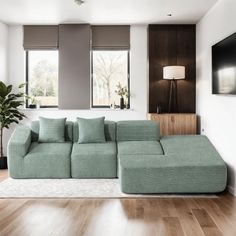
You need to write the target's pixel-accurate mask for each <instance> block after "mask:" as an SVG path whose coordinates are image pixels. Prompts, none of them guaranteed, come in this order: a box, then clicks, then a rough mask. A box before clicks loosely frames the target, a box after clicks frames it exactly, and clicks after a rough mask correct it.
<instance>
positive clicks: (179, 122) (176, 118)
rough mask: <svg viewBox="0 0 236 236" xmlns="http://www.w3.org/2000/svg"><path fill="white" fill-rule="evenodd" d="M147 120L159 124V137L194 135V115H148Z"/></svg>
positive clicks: (195, 122)
mask: <svg viewBox="0 0 236 236" xmlns="http://www.w3.org/2000/svg"><path fill="white" fill-rule="evenodd" d="M148 119H149V120H153V121H156V122H159V123H160V132H161V135H181V134H182V135H185V134H196V132H197V116H196V114H148Z"/></svg>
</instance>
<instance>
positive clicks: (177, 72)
mask: <svg viewBox="0 0 236 236" xmlns="http://www.w3.org/2000/svg"><path fill="white" fill-rule="evenodd" d="M163 78H164V79H185V67H184V66H165V67H164V68H163Z"/></svg>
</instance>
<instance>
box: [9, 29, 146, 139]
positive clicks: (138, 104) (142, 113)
mask: <svg viewBox="0 0 236 236" xmlns="http://www.w3.org/2000/svg"><path fill="white" fill-rule="evenodd" d="M22 45H23V28H22V26H9V47H8V48H9V77H8V82H9V83H11V84H13V85H16V86H17V85H18V84H20V83H22V82H24V80H25V58H24V50H23V46H22ZM130 57H131V60H130V85H131V101H130V103H131V109H130V110H124V111H120V110H118V111H117V110H109V109H92V110H57V109H41V110H24V112H25V114H26V115H27V117H28V119H26V120H25V121H24V123H29V122H30V121H31V120H36V119H38V116H46V117H64V116H65V117H67V118H68V119H69V120H72V121H73V120H75V119H76V117H78V116H81V117H98V116H105V117H106V119H110V120H115V121H117V120H126V119H129V120H131V119H134V120H135V119H146V114H147V103H148V102H147V91H148V76H147V26H131V50H130ZM13 129H14V126H13V127H12V128H11V129H10V131H9V132H8V134H7V138H6V140H8V138H9V136H10V134H11V132H12V130H13Z"/></svg>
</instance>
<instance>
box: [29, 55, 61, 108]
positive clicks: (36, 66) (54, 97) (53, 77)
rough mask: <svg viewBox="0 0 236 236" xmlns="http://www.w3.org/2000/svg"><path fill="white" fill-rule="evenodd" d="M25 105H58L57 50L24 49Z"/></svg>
mask: <svg viewBox="0 0 236 236" xmlns="http://www.w3.org/2000/svg"><path fill="white" fill-rule="evenodd" d="M26 82H27V88H26V90H27V91H26V92H27V95H28V96H29V99H28V101H27V106H28V105H29V104H30V103H37V104H39V105H40V107H57V106H58V51H53V50H51V51H44V50H43V51H31V50H30V51H26Z"/></svg>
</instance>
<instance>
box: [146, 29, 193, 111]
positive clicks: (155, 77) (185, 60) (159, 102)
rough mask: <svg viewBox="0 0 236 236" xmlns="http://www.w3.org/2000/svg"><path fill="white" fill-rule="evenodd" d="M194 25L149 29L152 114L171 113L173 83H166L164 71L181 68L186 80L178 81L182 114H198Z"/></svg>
mask: <svg viewBox="0 0 236 236" xmlns="http://www.w3.org/2000/svg"><path fill="white" fill-rule="evenodd" d="M195 28H196V27H195V25H150V26H149V112H150V113H153V112H156V108H157V106H161V108H162V112H164V113H165V112H168V100H169V89H170V83H169V82H170V81H167V80H163V67H164V66H171V65H182V66H185V69H186V78H185V80H179V81H177V90H178V91H177V92H178V93H177V100H178V108H179V111H178V112H180V113H195V96H196V95H195V94H196V92H195V87H196V85H195V83H196V82H195V81H196V52H195V51H196V39H195V37H196V36H195V34H196V32H195V31H196V29H195Z"/></svg>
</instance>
